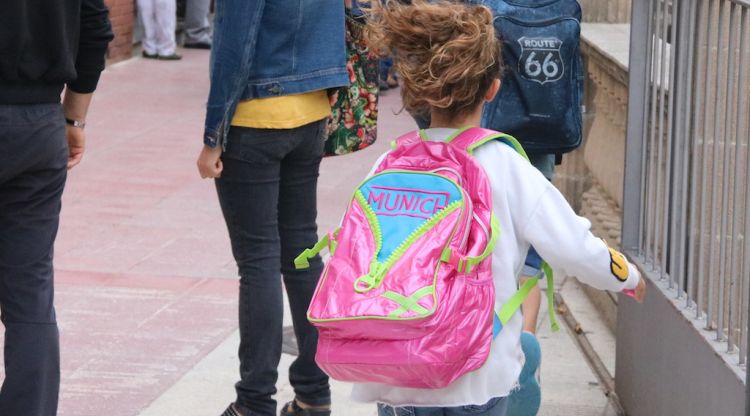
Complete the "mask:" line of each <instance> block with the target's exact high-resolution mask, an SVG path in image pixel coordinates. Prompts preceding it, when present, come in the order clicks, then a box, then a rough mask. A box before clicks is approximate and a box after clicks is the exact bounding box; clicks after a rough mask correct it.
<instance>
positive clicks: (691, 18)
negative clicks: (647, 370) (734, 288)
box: [677, 0, 698, 308]
mask: <svg viewBox="0 0 750 416" xmlns="http://www.w3.org/2000/svg"><path fill="white" fill-rule="evenodd" d="M686 1H688V2H689V7H686V8H685V15H686V19H687V20H688V24H687V25H688V34H687V36H684V38H685V39H686V45H685V51H686V57H687V59H686V61H685V63H684V64H685V69H686V70H685V71H680V73H686V74H687V80H686V81H685V84H683V85H684V89H685V94H686V99H685V100H684V106H683V109H682V114H683V115H684V117H685V121H684V127H683V130H682V134H683V135H684V137H685V146H683V147H682V167H681V175H680V177H681V180H682V184H681V186H680V187H681V188H682V195H681V198H680V215H679V217H680V218H682V219H683V220H682V221H681V223H680V237H679V238H678V240H677V241H678V245H679V248H678V253H677V257H678V258H679V259H680V261H679V262H678V274H677V276H679V281H678V282H679V283H680V284H681V283H682V281H683V279H685V280H686V282H685V289H686V290H685V291H684V293H685V307H686V308H689V307H690V302H691V299H692V298H693V293H692V290H691V289H692V288H691V286H692V285H691V284H690V283H691V282H692V280H693V276H692V275H691V274H690V273H689V272H686V269H688V268H689V263H690V262H691V258H690V257H689V253H688V248H689V246H688V240H689V238H690V235H691V233H690V227H692V225H693V222H692V219H691V218H690V219H689V218H688V198H689V197H690V194H691V193H694V192H691V189H690V183H689V182H688V177H689V176H690V149H691V148H692V146H693V145H694V143H695V141H696V137H695V136H696V135H695V126H694V123H695V117H694V116H693V112H692V111H691V106H692V102H693V75H694V73H695V66H694V62H695V61H694V59H695V48H696V46H697V45H696V43H697V42H696V37H697V36H696V31H695V26H696V24H697V23H696V20H697V18H698V16H697V11H698V4H697V0H686ZM683 24H684V22H683ZM680 102H683V100H680ZM694 211H695V209H693V208H691V210H690V214H691V216H692V214H693V212H694ZM681 289H682V286H681V285H679V284H678V286H677V290H678V292H679V291H681Z"/></svg>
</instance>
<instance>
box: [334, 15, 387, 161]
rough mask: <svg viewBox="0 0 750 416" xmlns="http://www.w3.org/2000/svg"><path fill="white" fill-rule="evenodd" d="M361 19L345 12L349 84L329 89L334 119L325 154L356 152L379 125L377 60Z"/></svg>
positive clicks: (368, 140)
mask: <svg viewBox="0 0 750 416" xmlns="http://www.w3.org/2000/svg"><path fill="white" fill-rule="evenodd" d="M364 28H365V24H364V21H363V19H362V18H359V17H355V16H353V15H352V13H351V11H350V9H347V15H346V54H347V65H346V66H347V69H348V70H349V82H350V85H349V86H348V87H340V88H336V89H333V90H331V91H330V92H329V99H330V102H331V118H330V119H329V120H328V139H327V140H326V143H325V155H326V156H335V155H343V154H347V153H351V152H355V151H357V150H360V149H364V148H365V147H367V146H369V145H371V144H373V143H374V142H375V138H376V136H377V124H378V60H377V58H375V57H374V56H372V55H370V52H369V48H368V47H367V44H366V42H365V40H364Z"/></svg>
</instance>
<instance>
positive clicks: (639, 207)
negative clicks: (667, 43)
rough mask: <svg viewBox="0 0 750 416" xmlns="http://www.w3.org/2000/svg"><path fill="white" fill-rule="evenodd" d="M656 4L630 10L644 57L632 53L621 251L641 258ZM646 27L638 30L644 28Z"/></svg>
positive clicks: (634, 41)
mask: <svg viewBox="0 0 750 416" xmlns="http://www.w3.org/2000/svg"><path fill="white" fill-rule="evenodd" d="M652 6H653V2H652V1H649V0H636V1H634V3H633V7H632V9H631V14H632V20H631V21H632V25H633V26H632V28H631V31H630V45H631V48H633V50H634V51H635V50H643V51H645V54H638V53H631V54H630V58H629V60H630V62H629V64H628V68H629V81H628V90H629V91H628V97H629V98H628V103H629V104H628V124H627V125H628V129H627V138H626V148H625V164H626V166H628V168H629V169H626V170H625V181H624V186H623V210H622V212H623V214H622V215H623V217H622V240H621V243H622V248H623V250H624V251H629V252H631V253H632V252H635V253H637V254H638V255H642V254H643V253H644V252H643V249H644V246H643V240H642V237H641V236H642V235H643V234H644V215H645V201H646V198H644V197H643V191H644V189H645V182H644V181H645V175H644V174H643V170H644V168H645V165H646V164H645V163H644V160H645V152H646V146H645V144H644V137H646V134H647V128H648V124H647V123H646V120H647V119H648V113H649V105H648V104H649V103H648V101H647V96H648V95H649V94H648V92H649V88H650V85H651V82H650V79H651V78H650V75H649V74H650V72H651V66H652V61H653V60H652V57H651V55H652V53H653V7H652ZM644 23H645V25H646V27H645V28H644V27H639V26H640V25H642V24H644Z"/></svg>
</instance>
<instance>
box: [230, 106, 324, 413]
mask: <svg viewBox="0 0 750 416" xmlns="http://www.w3.org/2000/svg"><path fill="white" fill-rule="evenodd" d="M324 131H325V121H320V122H315V123H311V124H308V125H305V126H302V127H299V128H295V129H284V130H276V129H251V128H242V127H232V128H231V130H230V131H229V141H228V145H227V149H226V152H224V154H223V155H222V161H223V163H224V171H223V172H222V175H221V178H219V179H217V180H216V188H217V190H218V193H219V202H220V203H221V209H222V211H223V213H224V219H225V220H226V223H227V228H228V229H229V237H230V239H231V241H232V252H233V254H234V258H235V260H236V261H237V266H238V268H239V274H240V311H239V312H240V317H239V319H240V349H239V357H240V376H241V380H240V382H238V383H237V385H236V389H237V404H238V405H239V406H240V407H241V408H243V409H248V410H250V411H251V412H253V413H252V414H253V415H256V414H257V415H259V416H272V415H275V414H276V401H275V400H274V399H273V395H274V394H276V387H275V384H276V380H277V378H278V371H277V367H278V365H279V360H280V358H281V342H282V339H281V332H282V317H283V313H284V311H283V300H282V299H283V298H282V292H281V290H282V287H281V278H280V275H283V280H284V287H285V289H286V293H287V296H288V297H289V303H290V307H291V312H292V322H293V324H294V332H295V335H296V336H297V345H298V348H299V356H298V357H297V359H296V360H295V361H294V363H293V364H292V366H291V367H290V368H289V381H290V382H291V384H292V387H294V392H295V394H296V396H297V398H299V400H300V401H302V402H304V403H308V404H311V405H326V404H329V403H330V401H331V393H330V388H329V385H328V376H326V374H325V373H323V371H321V370H320V368H318V366H317V364H315V351H316V348H317V343H318V333H317V331H316V330H315V328H314V327H313V326H312V325H311V324H310V323H309V322H308V321H307V316H306V315H307V307H308V306H309V304H310V299H311V298H312V295H313V292H314V290H315V286H316V284H317V282H318V278H319V277H320V272H321V270H322V262H321V260H320V258H316V259H314V260H313V261H311V262H310V268H309V269H305V270H296V269H295V268H294V258H295V257H296V256H297V255H299V254H300V253H301V252H302V251H303V250H304V249H305V248H308V247H311V246H312V245H314V244H315V243H316V242H317V225H316V223H315V220H316V217H317V209H316V206H317V201H316V193H317V189H316V188H317V182H318V170H319V167H320V160H321V157H322V154H323V139H324V137H323V134H324Z"/></svg>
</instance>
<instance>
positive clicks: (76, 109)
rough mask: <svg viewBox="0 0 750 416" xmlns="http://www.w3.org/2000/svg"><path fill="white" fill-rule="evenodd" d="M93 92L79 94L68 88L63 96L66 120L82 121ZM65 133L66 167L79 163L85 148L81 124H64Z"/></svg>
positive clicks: (84, 118)
mask: <svg viewBox="0 0 750 416" xmlns="http://www.w3.org/2000/svg"><path fill="white" fill-rule="evenodd" d="M93 96H94V94H93V93H88V94H81V93H77V92H75V91H73V90H72V89H70V88H68V89H66V90H65V97H64V98H63V113H64V114H65V119H66V120H71V121H79V122H83V121H84V120H86V114H87V113H88V111H89V105H90V104H91V98H92V97H93ZM65 134H66V136H67V138H68V169H72V168H73V167H74V166H75V165H77V164H79V163H81V158H83V152H84V150H85V149H86V135H85V134H84V132H83V126H72V125H70V124H68V125H66V126H65Z"/></svg>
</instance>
